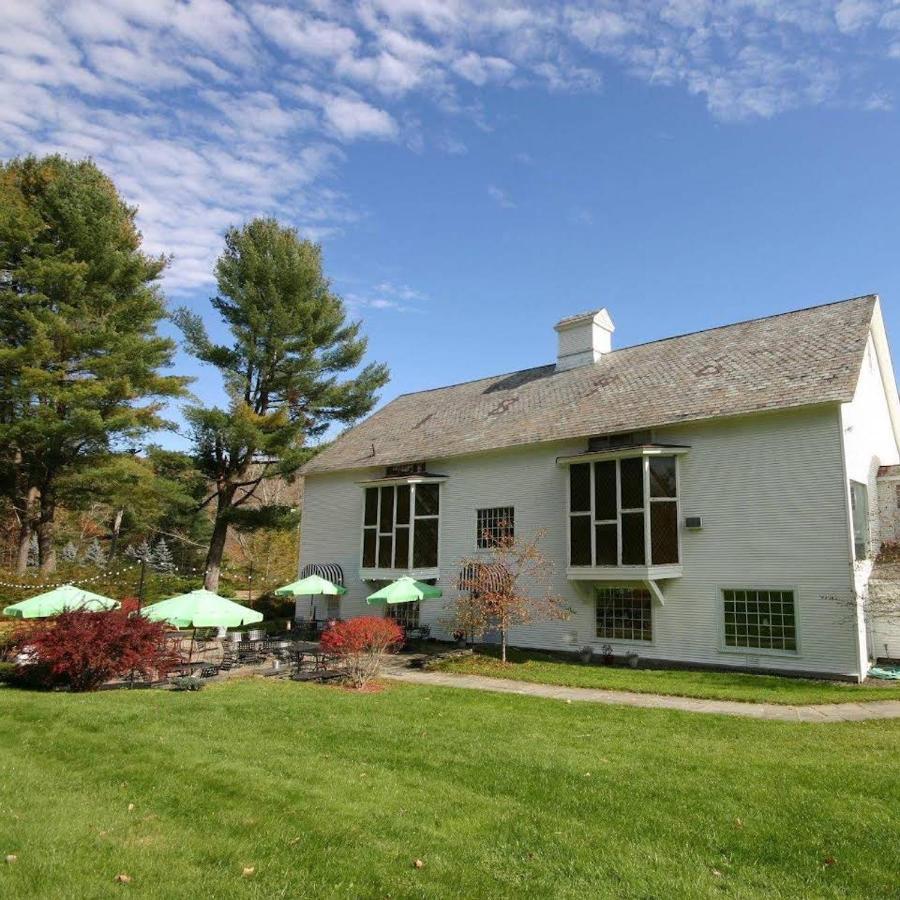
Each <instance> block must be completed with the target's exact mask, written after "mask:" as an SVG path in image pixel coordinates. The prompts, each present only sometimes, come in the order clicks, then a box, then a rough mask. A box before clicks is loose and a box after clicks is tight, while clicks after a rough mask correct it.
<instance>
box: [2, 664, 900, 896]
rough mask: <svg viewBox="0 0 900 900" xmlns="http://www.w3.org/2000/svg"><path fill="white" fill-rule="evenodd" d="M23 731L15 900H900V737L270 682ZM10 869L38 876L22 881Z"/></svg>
mask: <svg viewBox="0 0 900 900" xmlns="http://www.w3.org/2000/svg"><path fill="white" fill-rule="evenodd" d="M0 722H2V723H3V724H2V728H0V767H2V768H0V771H2V773H3V774H2V777H0V896H3V897H10V898H13V897H15V898H42V900H45V898H74V897H77V898H93V897H113V896H123V895H126V894H127V895H131V896H136V897H159V898H182V897H183V898H191V900H196V898H200V897H202V898H204V900H205V898H220V897H221V898H226V897H227V898H231V897H238V898H240V897H259V898H274V897H291V898H294V897H316V898H318V897H341V898H343V897H366V898H368V897H372V898H376V897H378V898H383V897H394V898H399V897H480V896H491V897H517V896H522V895H523V894H524V893H525V892H527V893H528V894H529V895H530V896H535V897H551V896H553V897H616V898H622V897H647V898H649V897H660V898H663V897H665V898H668V897H722V896H727V897H768V898H771V897H784V898H788V897H790V898H794V897H848V896H855V897H888V896H897V895H898V887H900V886H898V870H897V865H896V863H897V852H896V851H897V843H896V836H897V834H898V832H900V804H898V802H897V799H898V796H900V772H898V768H897V765H896V748H897V746H898V741H900V721H897V720H894V721H884V722H869V723H859V724H840V725H799V724H797V725H795V724H785V723H770V722H757V721H749V720H742V719H733V718H728V717H718V716H708V715H696V714H685V713H675V712H667V711H660V710H638V709H626V708H617V707H607V706H599V705H598V706H594V705H587V704H565V703H562V702H558V701H552V700H542V699H535V698H530V697H519V696H509V695H498V694H490V693H481V692H475V691H459V690H454V689H441V688H424V687H416V686H411V685H398V684H392V685H390V686H389V687H388V688H387V689H386V690H385V691H384V692H383V693H380V694H355V693H350V692H347V691H343V690H341V689H338V688H334V687H320V686H311V685H299V684H294V683H291V682H274V681H272V680H262V679H252V680H241V681H235V682H231V683H225V684H222V685H216V686H212V687H209V688H207V689H206V690H205V691H202V692H201V693H198V694H188V693H174V692H167V691H131V692H126V691H116V692H108V693H100V694H92V695H72V694H38V693H28V692H24V691H16V690H14V689H12V688H0ZM129 804H133V805H134V806H133V809H129ZM8 853H12V854H15V855H17V856H18V861H17V862H15V863H13V864H9V865H4V864H3V863H2V858H3V856H5V855H6V854H8ZM416 859H421V860H422V861H423V862H424V866H423V867H422V868H420V869H417V868H415V867H414V861H415V860H416ZM245 866H246V867H252V868H254V869H255V872H254V874H253V875H252V876H249V877H243V876H242V871H243V868H244V867H245ZM120 872H122V873H126V874H127V875H129V876H130V877H131V879H132V880H131V882H130V883H129V884H128V885H118V884H115V883H114V878H115V876H116V875H117V874H118V873H120Z"/></svg>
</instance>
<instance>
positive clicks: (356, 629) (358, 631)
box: [321, 616, 404, 687]
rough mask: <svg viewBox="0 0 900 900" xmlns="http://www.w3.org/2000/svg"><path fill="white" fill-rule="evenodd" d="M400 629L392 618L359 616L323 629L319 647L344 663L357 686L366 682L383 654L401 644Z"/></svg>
mask: <svg viewBox="0 0 900 900" xmlns="http://www.w3.org/2000/svg"><path fill="white" fill-rule="evenodd" d="M403 640H404V635H403V629H402V628H401V627H400V626H399V625H398V624H397V623H396V622H395V621H394V620H393V619H382V618H381V617H379V616H360V617H359V618H358V619H348V620H347V621H346V622H335V623H334V625H332V626H331V627H330V628H329V629H328V630H327V631H324V632H322V640H321V642H322V649H323V650H324V651H325V652H326V653H333V654H334V655H335V656H337V657H338V658H339V659H340V660H341V662H342V663H343V665H344V668H345V669H346V671H347V676H348V678H349V679H350V681H351V682H352V683H353V684H354V685H355V686H356V687H363V685H365V684H368V682H369V681H371V680H372V679H373V678H374V677H375V676H376V675H377V674H378V672H379V671H380V670H381V665H382V663H383V662H384V657H385V655H386V654H387V653H391V652H393V651H394V650H397V649H398V648H399V647H402V646H403Z"/></svg>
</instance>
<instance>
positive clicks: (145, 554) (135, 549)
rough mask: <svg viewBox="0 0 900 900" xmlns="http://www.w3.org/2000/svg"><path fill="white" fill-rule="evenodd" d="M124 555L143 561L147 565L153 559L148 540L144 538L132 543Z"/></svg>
mask: <svg viewBox="0 0 900 900" xmlns="http://www.w3.org/2000/svg"><path fill="white" fill-rule="evenodd" d="M125 555H126V556H128V557H129V558H131V559H136V560H137V561H138V562H141V561H143V562H145V563H147V564H148V565H149V564H150V562H151V561H152V560H153V549H152V548H151V546H150V543H149V541H148V540H147V539H146V538H144V540H142V541H141V542H140V543H139V544H132V545H131V546H130V547H129V548H128V549H127V550H126V551H125Z"/></svg>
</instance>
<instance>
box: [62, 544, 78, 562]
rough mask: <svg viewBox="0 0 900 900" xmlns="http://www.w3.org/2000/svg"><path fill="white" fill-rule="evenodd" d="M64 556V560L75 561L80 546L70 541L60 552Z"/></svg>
mask: <svg viewBox="0 0 900 900" xmlns="http://www.w3.org/2000/svg"><path fill="white" fill-rule="evenodd" d="M59 555H60V556H61V557H62V560H63V562H67V563H73V562H77V560H78V548H77V547H76V546H75V545H74V544H73V543H72V542H71V541H69V543H68V544H66V546H65V547H63V548H62V550H61V551H60V554H59Z"/></svg>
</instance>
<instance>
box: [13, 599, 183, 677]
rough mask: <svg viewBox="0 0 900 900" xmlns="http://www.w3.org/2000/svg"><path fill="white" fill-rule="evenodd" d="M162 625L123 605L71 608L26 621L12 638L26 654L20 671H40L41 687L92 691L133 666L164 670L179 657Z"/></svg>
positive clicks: (146, 671)
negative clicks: (130, 612)
mask: <svg viewBox="0 0 900 900" xmlns="http://www.w3.org/2000/svg"><path fill="white" fill-rule="evenodd" d="M165 635H166V626H165V625H164V624H163V623H161V622H150V621H149V620H147V619H144V618H142V617H141V616H129V615H128V614H127V613H126V612H123V611H122V610H116V611H114V612H89V611H87V610H73V611H71V612H64V613H62V614H61V615H59V616H56V617H55V618H54V619H50V620H43V621H39V622H33V623H29V625H28V627H25V628H23V629H22V631H21V632H20V633H19V634H18V635H17V638H16V649H17V651H18V652H19V653H22V654H24V655H25V656H27V658H28V659H29V660H31V661H30V662H28V663H25V664H23V665H20V666H19V670H20V674H22V675H25V674H26V673H29V674H36V673H37V672H42V673H43V676H42V678H43V681H44V686H45V687H52V686H57V685H61V686H65V687H68V688H70V689H71V690H73V691H93V690H96V689H97V688H98V687H100V685H102V684H104V683H105V682H107V681H109V680H110V679H112V678H117V677H121V676H123V675H127V674H129V673H131V672H137V673H140V674H141V675H142V676H144V677H145V678H146V677H152V676H154V675H159V674H165V673H166V672H168V671H169V670H170V669H171V668H172V667H173V666H174V665H175V664H176V663H177V659H176V658H175V656H174V655H173V654H172V653H171V651H170V650H169V649H168V648H167V647H166V644H165Z"/></svg>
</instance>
